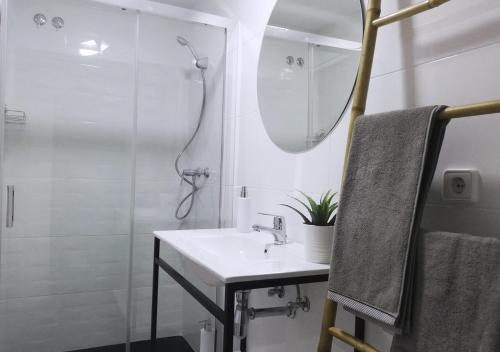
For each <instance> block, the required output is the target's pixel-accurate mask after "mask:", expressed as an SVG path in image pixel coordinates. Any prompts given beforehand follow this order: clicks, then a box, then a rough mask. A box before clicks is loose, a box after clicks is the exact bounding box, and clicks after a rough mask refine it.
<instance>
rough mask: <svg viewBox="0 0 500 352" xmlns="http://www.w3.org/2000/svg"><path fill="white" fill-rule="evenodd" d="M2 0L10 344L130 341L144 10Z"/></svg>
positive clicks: (1, 318)
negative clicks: (138, 62)
mask: <svg viewBox="0 0 500 352" xmlns="http://www.w3.org/2000/svg"><path fill="white" fill-rule="evenodd" d="M2 6H3V13H2V15H5V14H7V17H6V18H5V17H4V18H2V22H4V23H2V26H3V28H2V29H3V30H5V28H8V31H7V34H6V42H4V43H2V45H3V47H2V51H3V55H4V58H5V59H4V61H5V66H4V67H3V72H2V76H3V77H2V80H3V90H4V92H3V96H4V102H3V103H4V104H5V105H6V107H5V121H4V124H3V126H4V127H3V128H4V145H3V148H2V150H3V165H2V171H3V180H2V190H3V191H2V192H3V201H2V205H3V214H2V227H1V231H2V233H1V244H0V247H1V263H0V352H4V351H5V352H7V351H8V352H16V351H19V352H21V351H22V352H30V351H33V352H34V351H36V352H40V351H50V352H55V351H56V352H59V351H71V350H76V349H83V348H88V347H95V346H104V345H111V344H117V343H124V342H125V341H126V328H127V297H128V290H127V288H128V272H129V271H128V270H129V254H128V253H129V240H130V225H131V216H130V209H131V199H132V197H131V181H132V180H131V174H132V166H133V165H132V157H131V156H132V149H131V148H132V141H133V133H134V123H133V122H134V115H133V113H134V102H135V85H134V84H135V81H134V79H135V77H134V72H135V70H134V60H135V40H136V20H137V14H136V12H134V11H122V10H121V9H118V8H111V7H106V6H101V5H97V4H95V3H92V2H85V1H78V0H64V1H63V0H44V1H38V0H10V1H8V2H7V3H6V1H3V5H2ZM37 18H38V21H37V22H35V21H34V19H37ZM41 19H45V20H46V22H45V23H43V22H44V21H41ZM4 38H5V34H4Z"/></svg>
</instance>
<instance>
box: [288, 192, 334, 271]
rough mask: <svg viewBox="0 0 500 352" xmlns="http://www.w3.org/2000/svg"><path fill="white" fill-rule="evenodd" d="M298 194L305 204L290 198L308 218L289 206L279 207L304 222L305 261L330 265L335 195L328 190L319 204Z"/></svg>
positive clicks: (305, 195)
mask: <svg viewBox="0 0 500 352" xmlns="http://www.w3.org/2000/svg"><path fill="white" fill-rule="evenodd" d="M300 193H301V194H302V195H303V196H304V197H305V198H306V200H307V203H306V202H303V201H302V200H300V199H298V198H296V197H293V196H290V197H291V198H293V199H295V200H296V201H297V202H299V203H300V204H301V205H302V206H304V208H306V210H307V212H308V213H309V214H308V215H309V216H307V215H305V214H304V213H303V212H302V211H300V210H298V209H297V208H295V207H293V206H291V205H288V204H281V205H283V206H285V207H287V208H290V209H292V210H293V211H295V212H296V213H297V214H299V215H300V217H301V218H302V220H303V221H304V225H303V231H304V249H305V257H306V260H308V261H310V262H313V263H323V264H324V263H330V257H331V251H332V241H333V226H334V225H335V218H336V214H333V213H334V211H335V210H336V209H337V207H338V202H334V201H333V197H335V195H336V194H337V193H332V191H331V190H329V191H328V192H326V193H325V194H323V195H322V196H321V198H320V200H319V203H316V201H314V199H312V198H311V197H310V196H308V195H307V194H305V193H304V192H300Z"/></svg>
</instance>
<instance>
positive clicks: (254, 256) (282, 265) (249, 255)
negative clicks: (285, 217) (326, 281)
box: [154, 229, 329, 286]
mask: <svg viewBox="0 0 500 352" xmlns="http://www.w3.org/2000/svg"><path fill="white" fill-rule="evenodd" d="M154 235H155V236H156V237H157V238H158V239H160V240H161V241H163V242H166V243H167V244H169V245H170V246H171V247H173V248H174V249H175V250H176V251H178V252H179V253H180V254H181V255H182V257H183V261H184V267H185V268H186V269H187V270H188V271H190V272H191V273H193V274H195V275H196V276H197V277H198V278H199V279H201V280H202V281H203V282H205V283H206V284H207V285H210V286H222V285H224V284H226V283H231V282H241V281H251V280H265V279H276V278H285V277H296V276H309V275H321V274H328V271H329V266H328V265H324V264H315V263H310V262H307V261H306V260H305V259H304V254H303V251H304V248H303V246H302V245H301V244H299V243H288V244H286V245H280V246H274V245H272V243H273V236H271V235H270V234H267V233H262V232H250V233H239V232H237V230H236V229H210V230H178V231H155V232H154Z"/></svg>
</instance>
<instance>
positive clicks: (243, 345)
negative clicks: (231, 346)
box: [240, 337, 247, 352]
mask: <svg viewBox="0 0 500 352" xmlns="http://www.w3.org/2000/svg"><path fill="white" fill-rule="evenodd" d="M240 352H247V338H246V337H245V338H244V339H241V340H240Z"/></svg>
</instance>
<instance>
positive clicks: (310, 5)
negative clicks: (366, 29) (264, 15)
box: [269, 0, 362, 39]
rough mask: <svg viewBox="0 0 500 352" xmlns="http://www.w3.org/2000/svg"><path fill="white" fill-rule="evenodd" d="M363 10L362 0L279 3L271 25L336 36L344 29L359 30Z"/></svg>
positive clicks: (281, 0)
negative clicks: (340, 29)
mask: <svg viewBox="0 0 500 352" xmlns="http://www.w3.org/2000/svg"><path fill="white" fill-rule="evenodd" d="M361 11H362V9H361V5H360V2H359V0H278V2H277V4H276V6H275V8H274V11H273V13H272V15H271V19H270V21H269V24H271V25H273V26H278V27H284V28H290V29H295V30H298V31H303V32H309V33H316V34H324V35H332V36H335V35H336V34H338V33H335V32H336V30H339V28H343V27H345V26H348V27H352V28H358V29H360V28H361V27H362V12H361ZM342 32H343V31H342ZM356 32H358V31H356ZM359 33H360V32H358V33H357V34H359ZM352 39H355V38H352Z"/></svg>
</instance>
